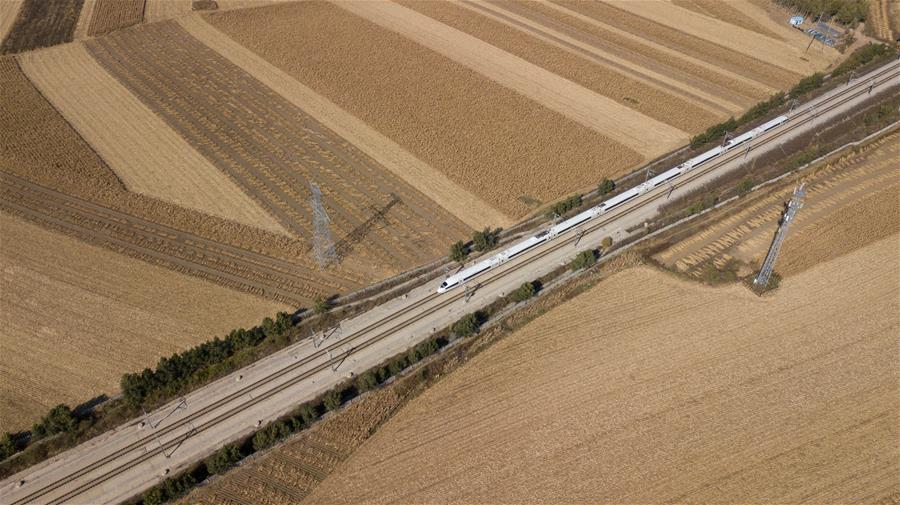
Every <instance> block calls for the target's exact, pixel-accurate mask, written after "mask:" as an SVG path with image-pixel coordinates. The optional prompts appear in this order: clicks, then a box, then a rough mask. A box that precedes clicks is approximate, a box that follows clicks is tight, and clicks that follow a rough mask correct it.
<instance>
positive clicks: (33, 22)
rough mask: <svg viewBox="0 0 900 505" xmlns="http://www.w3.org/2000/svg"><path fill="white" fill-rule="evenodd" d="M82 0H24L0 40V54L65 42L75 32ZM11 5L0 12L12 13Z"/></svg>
mask: <svg viewBox="0 0 900 505" xmlns="http://www.w3.org/2000/svg"><path fill="white" fill-rule="evenodd" d="M5 1H7V0H4V2H5ZM83 1H84V0H24V1H23V2H22V3H21V6H19V8H18V9H17V13H16V16H15V18H14V19H13V21H12V25H11V26H10V27H9V29H8V32H7V33H6V37H4V38H3V39H2V43H0V54H9V53H18V52H21V51H28V50H30V49H36V48H40V47H47V46H53V45H56V44H62V43H63V42H69V41H70V40H72V36H73V34H74V32H75V25H76V23H77V22H78V17H79V14H80V12H81V5H82V3H83ZM12 8H14V6H13V7H10V10H9V11H7V10H6V9H4V10H3V11H2V12H0V14H5V13H7V12H12Z"/></svg>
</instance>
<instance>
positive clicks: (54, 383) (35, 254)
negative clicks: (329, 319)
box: [0, 212, 290, 431]
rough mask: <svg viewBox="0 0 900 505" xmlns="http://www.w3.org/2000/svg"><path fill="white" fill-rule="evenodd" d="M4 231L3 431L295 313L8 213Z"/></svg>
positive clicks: (0, 222)
mask: <svg viewBox="0 0 900 505" xmlns="http://www.w3.org/2000/svg"><path fill="white" fill-rule="evenodd" d="M0 233H2V236H3V240H2V241H0V264H2V265H0V284H2V289H0V327H2V330H0V341H2V348H3V352H2V353H0V427H2V428H0V430H2V431H16V430H19V429H23V428H27V427H29V426H30V425H31V423H32V422H35V421H37V420H38V418H39V416H41V415H43V414H45V413H46V412H47V410H49V409H50V408H51V407H53V406H54V405H56V404H58V403H68V404H69V405H71V406H74V405H76V404H78V403H79V402H81V401H84V400H85V399H89V398H92V397H95V396H97V395H100V394H106V395H110V396H112V395H113V394H115V393H116V391H117V390H118V387H119V379H120V378H121V376H122V374H123V373H125V372H134V371H138V370H141V369H142V368H144V367H147V366H152V365H153V364H155V363H156V360H157V358H159V357H160V356H164V355H169V354H171V353H174V352H176V351H180V350H184V349H186V348H188V347H191V346H193V345H196V344H198V343H200V342H204V341H206V340H209V339H210V338H212V337H213V336H216V335H217V334H218V335H219V336H221V334H224V333H225V332H227V331H230V330H232V329H234V328H237V327H242V326H243V327H247V326H250V325H253V324H257V323H258V322H259V321H260V320H261V319H262V318H263V317H266V316H273V315H274V314H275V313H276V312H278V311H281V310H290V308H289V307H287V306H285V305H282V304H279V303H274V302H270V301H267V300H263V299H261V298H258V297H255V296H251V295H247V294H243V293H239V292H236V291H233V290H231V289H227V288H223V287H220V286H217V285H215V284H212V283H208V282H205V281H202V280H198V279H196V278H192V277H188V276H185V275H182V274H179V273H176V272H173V271H171V270H168V269H165V268H160V267H156V266H152V265H149V264H147V263H145V262H143V261H139V260H135V259H132V258H128V257H125V256H123V255H120V254H116V253H114V252H111V251H108V250H105V249H102V248H98V247H94V246H90V245H87V244H85V243H83V242H81V241H79V240H74V239H71V238H69V237H65V236H63V235H60V234H57V233H53V232H50V231H47V230H45V229H42V228H40V227H37V226H35V225H32V224H29V223H26V222H25V221H22V220H20V219H18V218H15V217H12V216H10V215H8V214H7V213H5V212H3V213H0ZM135 286H140V289H135ZM198 300H199V301H201V302H202V303H197V302H198Z"/></svg>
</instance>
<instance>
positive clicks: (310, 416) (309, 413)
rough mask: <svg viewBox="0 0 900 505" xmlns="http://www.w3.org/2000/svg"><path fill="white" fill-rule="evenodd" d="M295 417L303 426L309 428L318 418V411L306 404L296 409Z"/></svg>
mask: <svg viewBox="0 0 900 505" xmlns="http://www.w3.org/2000/svg"><path fill="white" fill-rule="evenodd" d="M295 415H296V416H298V417H300V419H302V420H303V424H304V426H309V425H311V424H312V423H314V422H315V421H316V419H318V418H319V411H318V409H316V407H315V405H313V404H312V403H310V402H306V403H304V404H303V405H300V406H299V407H298V408H297V413H296V414H295Z"/></svg>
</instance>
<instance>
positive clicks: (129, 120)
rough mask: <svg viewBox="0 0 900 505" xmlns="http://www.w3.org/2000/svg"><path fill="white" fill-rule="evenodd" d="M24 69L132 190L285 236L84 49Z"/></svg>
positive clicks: (52, 53) (27, 63) (43, 55)
mask: <svg viewBox="0 0 900 505" xmlns="http://www.w3.org/2000/svg"><path fill="white" fill-rule="evenodd" d="M18 61H19V63H20V65H21V67H22V70H23V71H24V72H25V74H26V75H27V76H28V78H29V79H30V80H31V81H32V82H33V83H34V84H35V86H37V88H38V89H39V90H40V91H41V93H42V94H43V95H44V96H45V97H47V99H48V100H49V101H50V102H51V103H52V104H53V105H54V106H55V108H56V109H57V110H59V111H60V113H61V114H62V115H63V116H64V117H65V118H66V120H67V121H68V122H69V123H70V124H71V125H72V126H73V127H74V128H75V129H76V130H77V131H78V133H79V134H80V135H81V136H82V137H83V138H84V139H85V140H86V141H87V142H88V143H89V144H90V145H91V146H92V148H93V149H95V150H96V151H97V153H98V154H99V155H100V156H101V157H102V158H103V159H104V160H105V161H106V163H108V164H109V166H110V168H112V169H113V171H115V173H116V174H117V175H118V176H119V177H120V178H121V179H122V181H123V182H124V183H125V186H126V187H128V189H129V190H131V191H135V192H138V193H145V194H147V195H150V196H153V197H156V198H160V199H162V200H166V201H169V202H172V203H175V204H178V205H181V206H184V207H188V208H192V209H195V210H199V211H201V212H206V213H209V214H212V215H215V216H219V217H224V218H226V219H233V220H235V221H237V222H239V223H243V224H247V225H250V226H257V227H259V228H262V229H264V230H269V231H272V232H275V233H284V232H285V230H284V229H283V228H282V227H281V226H280V225H279V224H278V223H277V222H276V221H275V220H274V219H273V218H272V217H271V216H269V215H268V214H266V213H265V212H264V211H263V210H262V209H261V208H260V207H259V206H258V205H256V204H254V202H253V201H252V200H251V199H250V198H249V197H247V195H245V194H244V193H243V192H242V191H241V190H240V189H239V188H238V187H237V186H235V185H234V184H233V183H232V182H231V181H230V180H229V179H228V178H227V177H225V176H224V175H223V174H222V173H220V172H219V171H218V170H217V169H216V168H215V167H214V166H213V165H211V164H210V163H209V162H208V161H206V160H205V159H204V158H203V157H202V156H201V155H200V154H199V153H197V152H196V150H194V149H193V148H192V147H191V146H190V145H189V144H187V143H186V142H185V141H184V139H182V138H181V137H179V136H178V134H177V133H176V132H174V131H172V129H171V128H168V127H167V126H166V124H165V123H164V122H163V121H162V120H161V119H160V118H158V117H157V116H156V115H155V114H154V113H153V112H152V111H151V110H149V109H148V108H146V107H145V106H143V105H142V104H141V102H140V101H138V100H137V99H136V98H135V97H134V96H132V95H131V93H129V92H128V90H127V89H126V88H125V87H123V86H122V85H121V84H119V83H118V82H117V81H116V80H115V79H114V78H113V77H112V76H111V75H109V74H108V73H107V72H106V71H105V70H104V69H103V68H102V67H101V66H100V65H99V64H98V63H97V62H96V61H94V58H92V57H91V55H90V54H89V53H88V51H87V50H86V48H85V46H84V45H83V44H82V43H79V42H76V43H73V44H68V45H65V46H60V47H55V48H52V49H46V50H43V51H34V52H30V53H26V54H22V55H20V56H19V59H18Z"/></svg>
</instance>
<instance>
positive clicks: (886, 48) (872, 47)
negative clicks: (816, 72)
mask: <svg viewBox="0 0 900 505" xmlns="http://www.w3.org/2000/svg"><path fill="white" fill-rule="evenodd" d="M896 53H897V49H896V48H894V47H893V46H890V45H887V44H873V43H871V42H870V43H868V44H866V45H864V46H862V47H860V48H859V49H857V50H856V51H853V54H851V55H850V56H849V57H848V58H847V59H846V60H844V62H843V63H841V64H840V65H838V66H837V67H835V69H834V70H832V71H831V75H832V76H833V77H838V76H841V75H844V74H846V73H849V72H852V71H853V70H856V69H857V68H859V67H861V66H863V65H865V64H867V63H869V62H871V61H874V60H878V59H882V58H884V59H888V58H891V57H893V56H894V55H895V54H896Z"/></svg>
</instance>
